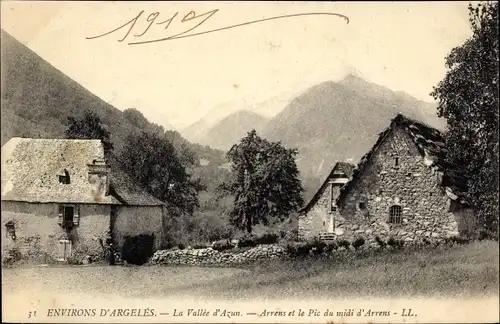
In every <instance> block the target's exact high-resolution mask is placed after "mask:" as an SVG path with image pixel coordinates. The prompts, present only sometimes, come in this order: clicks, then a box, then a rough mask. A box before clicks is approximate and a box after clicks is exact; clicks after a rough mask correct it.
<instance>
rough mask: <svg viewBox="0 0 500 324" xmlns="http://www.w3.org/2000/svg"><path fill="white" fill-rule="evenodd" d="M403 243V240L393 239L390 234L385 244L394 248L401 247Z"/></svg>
mask: <svg viewBox="0 0 500 324" xmlns="http://www.w3.org/2000/svg"><path fill="white" fill-rule="evenodd" d="M404 243H405V242H404V241H403V240H398V239H395V238H394V237H392V236H391V237H389V239H388V240H387V245H389V246H391V247H392V248H394V249H401V248H402V247H403V245H404Z"/></svg>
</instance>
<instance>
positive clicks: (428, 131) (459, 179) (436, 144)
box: [337, 114, 467, 204]
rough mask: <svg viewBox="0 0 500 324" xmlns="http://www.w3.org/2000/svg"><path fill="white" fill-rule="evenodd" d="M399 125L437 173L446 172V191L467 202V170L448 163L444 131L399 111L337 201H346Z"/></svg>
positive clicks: (358, 166) (443, 180)
mask: <svg viewBox="0 0 500 324" xmlns="http://www.w3.org/2000/svg"><path fill="white" fill-rule="evenodd" d="M397 126H399V127H401V129H403V130H404V131H405V132H406V133H407V134H408V135H409V137H410V138H411V140H412V141H413V143H414V144H415V146H416V148H417V150H418V151H419V152H420V154H421V155H422V157H423V158H424V163H425V164H426V165H428V166H429V167H430V168H433V169H434V171H435V172H440V173H442V180H441V186H442V187H443V188H444V189H445V190H446V192H447V194H448V195H449V196H452V197H454V198H455V199H456V198H460V199H459V201H460V202H461V203H466V202H465V200H464V199H463V197H462V193H463V192H465V191H466V190H467V188H466V179H465V178H464V177H463V176H462V174H463V173H462V172H461V170H460V168H457V167H455V166H452V165H449V164H447V163H446V162H445V159H444V157H445V153H446V147H445V142H444V138H443V136H442V134H441V132H440V131H439V130H437V129H435V128H433V127H431V126H429V125H426V124H424V123H423V122H420V121H417V120H414V119H410V118H408V117H406V116H404V115H402V114H398V115H397V116H396V117H395V118H394V119H393V120H392V121H391V124H390V125H389V126H388V127H387V128H386V129H385V130H384V131H383V132H381V133H380V134H379V137H378V139H377V141H376V143H375V145H374V146H373V147H372V149H371V150H370V151H369V152H368V153H366V154H365V155H364V156H363V157H362V158H361V160H360V162H359V163H358V165H357V166H356V168H355V169H354V172H353V176H352V179H351V180H350V181H349V182H348V183H346V184H345V185H344V186H343V187H342V188H341V190H340V195H339V197H338V198H337V204H342V202H343V199H344V198H345V196H346V194H347V193H348V192H349V190H350V189H351V188H352V187H354V186H355V185H356V183H357V181H358V179H359V177H360V175H361V174H362V173H363V170H364V169H365V168H366V166H367V165H368V164H369V162H370V161H371V159H372V158H373V156H374V153H375V152H376V151H377V149H378V148H379V147H380V145H381V144H382V143H383V142H384V140H385V139H386V137H387V135H388V134H389V133H390V132H391V131H392V130H393V129H394V128H395V127H397Z"/></svg>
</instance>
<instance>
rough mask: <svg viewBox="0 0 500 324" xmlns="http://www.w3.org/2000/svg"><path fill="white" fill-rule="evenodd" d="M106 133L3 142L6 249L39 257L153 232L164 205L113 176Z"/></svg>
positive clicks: (93, 249) (158, 229) (95, 249)
mask: <svg viewBox="0 0 500 324" xmlns="http://www.w3.org/2000/svg"><path fill="white" fill-rule="evenodd" d="M113 175H117V173H116V172H111V170H110V167H109V166H107V165H106V163H105V162H104V148H103V145H102V143H101V141H100V140H68V139H31V138H12V139H10V140H9V141H8V142H7V143H6V144H5V145H4V146H2V188H1V189H2V192H1V196H2V236H3V239H2V253H5V252H6V250H7V249H10V248H12V247H17V248H18V249H19V250H20V251H21V253H22V254H24V255H27V256H33V257H40V256H42V255H45V256H47V255H48V256H51V257H52V258H55V259H57V260H60V261H65V260H67V259H68V258H69V257H76V258H84V257H85V256H87V255H89V256H94V257H96V256H97V257H99V256H102V244H101V243H104V244H105V243H106V241H107V240H111V241H112V242H114V244H115V246H117V247H120V246H121V245H122V244H123V242H124V240H125V237H127V236H134V235H140V234H148V235H151V234H154V236H155V242H154V245H155V247H154V248H155V249H157V248H159V245H160V240H161V237H162V230H163V222H164V210H165V209H164V204H163V203H162V202H161V201H159V200H157V199H156V198H154V197H152V196H150V195H148V194H146V193H144V192H141V191H137V190H130V188H129V187H126V186H124V185H120V184H118V181H114V179H115V178H120V177H114V176H113Z"/></svg>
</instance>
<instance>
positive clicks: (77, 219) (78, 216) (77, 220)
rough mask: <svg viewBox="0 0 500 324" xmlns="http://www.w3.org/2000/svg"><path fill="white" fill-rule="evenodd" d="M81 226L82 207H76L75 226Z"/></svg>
mask: <svg viewBox="0 0 500 324" xmlns="http://www.w3.org/2000/svg"><path fill="white" fill-rule="evenodd" d="M79 224H80V206H75V209H74V215H73V225H75V226H78V225H79Z"/></svg>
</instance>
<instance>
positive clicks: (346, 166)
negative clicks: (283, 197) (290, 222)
mask: <svg viewBox="0 0 500 324" xmlns="http://www.w3.org/2000/svg"><path fill="white" fill-rule="evenodd" d="M354 168H355V165H354V164H350V163H347V162H337V163H335V166H334V167H333V168H332V171H330V173H329V174H328V176H327V177H326V179H325V180H324V181H323V183H322V184H321V186H320V187H319V189H318V190H317V191H316V193H315V194H314V196H313V197H312V198H311V200H309V202H308V203H307V205H305V206H304V207H303V208H301V209H300V210H299V212H300V213H302V212H308V211H309V210H310V209H311V207H312V206H313V205H314V204H315V203H316V201H318V199H319V198H320V196H321V192H322V191H323V190H324V188H325V186H326V185H327V184H328V180H329V179H330V178H331V177H332V176H333V173H334V172H335V171H336V170H340V171H342V172H344V174H345V175H346V176H347V178H348V179H351V177H352V174H353V170H354Z"/></svg>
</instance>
